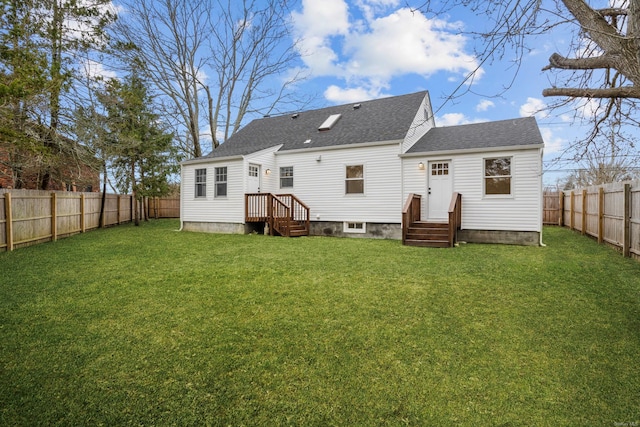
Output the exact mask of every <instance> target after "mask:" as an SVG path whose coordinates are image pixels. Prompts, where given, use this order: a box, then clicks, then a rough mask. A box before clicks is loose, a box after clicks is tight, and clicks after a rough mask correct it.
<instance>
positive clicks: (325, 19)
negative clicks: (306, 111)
mask: <svg viewBox="0 0 640 427" xmlns="http://www.w3.org/2000/svg"><path fill="white" fill-rule="evenodd" d="M355 4H356V6H357V7H358V8H359V9H360V10H361V11H362V16H364V18H365V20H364V21H363V20H362V19H360V20H357V19H353V18H352V17H351V16H350V14H349V10H348V7H347V4H346V2H345V1H344V0H326V1H323V2H319V1H313V0H303V7H302V10H301V11H300V12H293V13H292V15H291V16H292V20H293V23H294V28H295V31H296V34H297V36H298V37H299V38H300V42H299V51H300V53H301V55H302V61H303V62H304V64H305V66H306V67H307V68H309V69H310V73H311V75H312V76H313V77H320V76H325V77H326V76H328V77H335V78H338V79H341V80H344V81H345V82H346V83H347V85H348V86H354V85H355V86H359V87H361V89H357V90H359V91H366V92H367V93H376V92H380V91H382V90H383V89H385V88H387V87H389V84H390V81H391V80H392V79H394V78H397V77H400V76H404V75H410V74H414V75H419V76H423V77H425V78H427V77H429V76H431V75H433V74H435V73H438V72H443V71H444V72H448V73H452V74H455V75H456V77H457V79H460V76H462V75H466V74H468V73H470V72H473V71H475V70H476V69H477V68H478V67H479V64H478V62H477V60H476V59H475V58H474V57H473V56H472V55H470V54H467V53H466V52H465V44H466V42H467V39H466V38H465V37H464V36H462V35H460V34H457V32H458V30H459V29H460V28H461V24H460V23H451V22H447V21H444V20H442V19H427V17H425V16H424V15H423V14H421V13H420V12H417V11H411V10H410V9H408V8H401V9H397V10H395V11H393V12H392V13H390V14H387V13H386V11H388V9H389V8H391V7H397V6H398V5H399V4H400V1H399V0H357V1H356V2H355ZM383 12H384V13H383ZM376 14H381V15H383V16H379V17H376ZM481 75H482V70H479V71H478V74H477V76H476V78H477V77H480V76H481ZM342 91H343V92H345V93H344V94H343V95H344V96H345V97H348V95H347V93H349V92H353V91H354V89H343V90H342ZM327 93H328V94H329V95H331V94H333V95H336V96H337V92H336V88H330V90H329V89H328V90H327ZM343 95H340V96H339V97H340V98H343Z"/></svg>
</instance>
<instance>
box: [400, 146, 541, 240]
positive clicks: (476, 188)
mask: <svg viewBox="0 0 640 427" xmlns="http://www.w3.org/2000/svg"><path fill="white" fill-rule="evenodd" d="M447 157H448V158H450V159H451V161H450V165H449V168H450V172H449V173H450V174H451V175H452V178H453V190H452V192H458V193H460V194H462V227H463V228H464V229H468V230H499V231H500V230H504V231H511V230H512V231H542V221H541V218H542V170H541V167H542V166H541V162H540V150H539V149H537V148H536V149H530V150H519V151H504V152H502V151H500V152H491V153H470V154H458V155H453V154H448V155H447ZM503 157H508V158H510V159H511V195H508V196H487V195H485V194H484V192H485V184H484V176H485V162H484V160H485V159H489V158H503ZM430 160H431V161H439V160H441V159H440V158H429V157H428V156H426V155H425V157H409V158H404V159H403V161H404V163H403V171H404V177H405V182H404V191H403V193H404V194H403V203H404V201H405V200H406V198H407V196H408V195H409V193H415V194H420V195H422V202H423V203H422V211H423V213H424V212H426V209H427V206H426V197H425V195H426V191H427V173H428V172H429V171H427V170H426V169H425V170H420V169H419V168H418V164H419V162H423V163H424V164H425V165H427V164H428V162H429V161H430Z"/></svg>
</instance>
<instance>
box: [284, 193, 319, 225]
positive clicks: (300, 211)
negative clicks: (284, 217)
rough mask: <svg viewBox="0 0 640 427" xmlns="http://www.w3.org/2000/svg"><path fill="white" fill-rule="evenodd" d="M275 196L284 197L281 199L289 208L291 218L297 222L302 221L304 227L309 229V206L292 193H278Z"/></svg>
mask: <svg viewBox="0 0 640 427" xmlns="http://www.w3.org/2000/svg"><path fill="white" fill-rule="evenodd" d="M276 197H278V198H282V199H284V200H282V201H283V202H285V204H286V205H288V206H289V207H290V208H291V220H292V221H296V222H299V223H302V222H303V223H304V224H305V228H306V229H307V231H309V230H310V226H311V216H310V214H309V212H310V209H309V207H308V206H307V205H305V204H304V202H303V201H302V200H300V199H298V198H297V197H296V196H295V195H293V194H278V195H276Z"/></svg>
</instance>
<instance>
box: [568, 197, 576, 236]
mask: <svg viewBox="0 0 640 427" xmlns="http://www.w3.org/2000/svg"><path fill="white" fill-rule="evenodd" d="M575 204H576V200H575V193H574V192H573V190H572V191H571V199H570V204H569V228H570V229H572V230H573V228H574V225H575V219H574V218H573V216H574V214H575V212H574V209H575Z"/></svg>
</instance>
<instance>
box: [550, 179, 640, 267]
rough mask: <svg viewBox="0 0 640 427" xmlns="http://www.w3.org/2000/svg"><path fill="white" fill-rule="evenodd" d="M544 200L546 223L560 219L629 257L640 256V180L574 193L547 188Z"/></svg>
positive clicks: (579, 190)
mask: <svg viewBox="0 0 640 427" xmlns="http://www.w3.org/2000/svg"><path fill="white" fill-rule="evenodd" d="M625 185H626V186H627V188H628V190H627V192H628V195H627V193H625ZM625 199H627V200H625ZM543 200H544V208H543V209H544V218H545V219H544V223H545V224H554V223H555V222H554V221H553V219H554V218H558V220H559V221H558V223H560V224H561V225H564V226H565V227H569V228H572V229H574V230H577V231H580V232H582V233H583V234H587V235H589V236H593V237H595V238H597V239H598V241H599V242H605V243H607V244H609V245H612V246H614V247H616V248H617V249H619V250H620V251H621V252H622V253H623V254H625V255H626V256H627V255H629V256H632V257H634V258H638V259H640V181H633V182H618V183H612V184H604V185H600V186H593V187H588V188H585V189H578V190H572V191H570V192H568V191H567V192H553V191H549V190H547V191H545V194H544V198H543ZM561 200H562V203H560V201H561ZM556 201H557V202H556ZM553 211H555V212H553ZM625 212H626V214H625ZM560 219H561V221H560ZM625 236H626V237H625Z"/></svg>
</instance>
